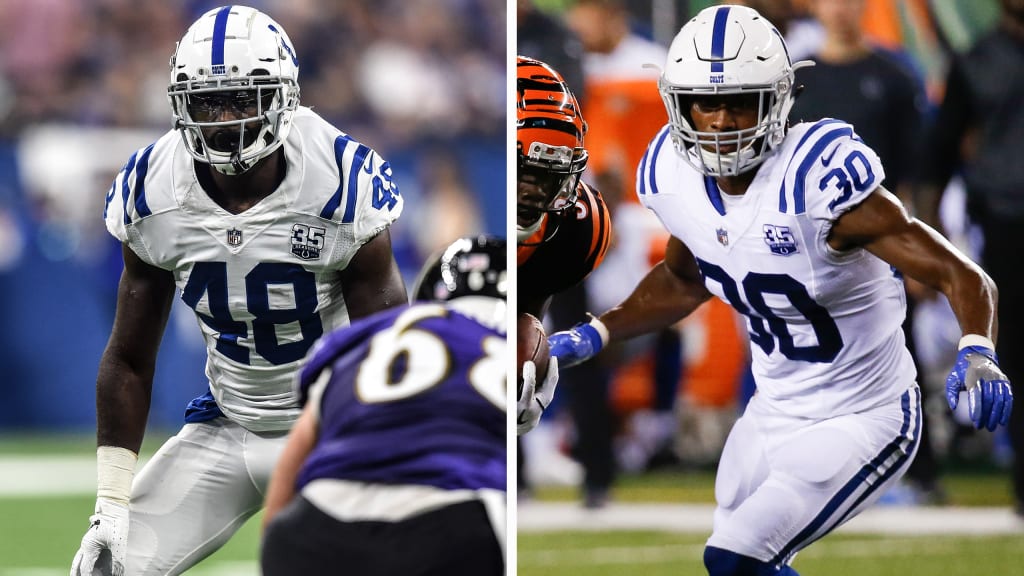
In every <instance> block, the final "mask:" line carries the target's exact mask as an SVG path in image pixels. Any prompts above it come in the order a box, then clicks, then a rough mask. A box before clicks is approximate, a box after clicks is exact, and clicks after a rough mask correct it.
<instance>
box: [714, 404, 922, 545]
mask: <svg viewBox="0 0 1024 576" xmlns="http://www.w3.org/2000/svg"><path fill="white" fill-rule="evenodd" d="M920 431H921V392H920V390H919V389H918V387H917V386H916V385H915V386H913V387H911V388H909V389H908V390H907V391H906V392H905V393H904V394H902V395H901V396H900V397H898V398H895V399H893V401H891V402H889V403H887V404H885V405H882V406H880V407H878V408H874V409H872V410H867V411H864V412H861V413H858V414H849V415H845V416H840V417H836V418H829V419H825V420H807V419H799V418H792V417H788V416H786V415H783V414H779V413H778V412H777V411H772V410H770V409H769V408H768V407H767V406H765V404H764V402H763V398H760V397H759V396H758V395H755V396H754V398H753V399H751V401H750V404H749V405H748V406H747V409H746V411H745V413H744V414H743V416H742V417H741V418H740V419H739V420H738V421H737V422H736V425H735V426H734V427H733V429H732V432H730V433H729V438H728V440H727V441H726V444H725V448H724V451H723V453H722V458H721V461H720V463H719V467H718V474H717V477H716V480H715V500H716V501H717V508H716V509H715V519H714V531H713V532H712V534H711V537H710V538H709V539H708V542H707V544H708V546H714V547H716V548H722V549H725V550H730V551H732V552H736V553H738V554H743V555H745V556H751V557H753V558H757V559H758V560H761V561H763V562H769V563H771V564H783V563H789V561H790V560H791V559H792V558H793V555H794V554H796V552H797V551H799V550H801V549H802V548H804V547H806V546H807V545H808V544H810V543H811V542H813V541H815V540H817V539H818V538H821V537H822V536H824V535H825V534H828V533H829V532H831V531H832V530H833V529H835V528H836V527H837V526H839V525H840V524H842V523H844V522H846V521H847V520H849V519H850V518H853V517H854V516H856V515H857V514H858V513H860V512H861V511H862V510H864V509H865V508H867V507H868V506H869V505H871V504H872V503H874V502H875V501H876V500H877V499H878V498H879V497H880V496H881V495H882V494H884V493H885V491H886V490H887V489H888V488H889V487H890V486H892V485H893V484H894V483H895V482H896V481H897V480H898V479H899V478H900V477H902V476H903V473H904V472H906V470H907V468H908V467H909V465H910V462H911V460H912V459H913V457H914V454H915V453H916V452H917V447H918V444H919V440H920Z"/></svg>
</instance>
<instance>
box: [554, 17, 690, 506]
mask: <svg viewBox="0 0 1024 576" xmlns="http://www.w3.org/2000/svg"><path fill="white" fill-rule="evenodd" d="M566 21H567V22H568V24H569V27H570V28H571V29H572V30H573V31H574V32H575V33H576V34H577V35H578V36H579V38H580V40H581V41H582V43H583V50H584V52H583V74H584V86H585V90H586V98H585V99H584V100H583V102H582V106H583V113H584V117H585V118H587V123H588V126H589V130H588V132H587V149H588V150H589V152H590V161H589V163H588V175H589V176H588V177H589V178H591V179H592V180H593V181H594V182H595V183H596V185H597V187H598V188H599V189H601V191H602V193H603V194H604V196H605V200H606V202H607V203H608V207H609V209H610V210H611V213H612V228H613V230H614V233H613V244H612V247H611V249H610V250H609V253H608V256H607V257H606V259H605V263H604V265H603V266H602V267H601V268H599V269H598V270H596V271H595V273H594V274H593V275H591V277H590V278H589V279H588V280H587V281H586V283H585V285H584V287H583V288H582V289H581V290H580V293H578V294H574V295H573V296H574V297H575V298H573V300H572V302H567V299H566V298H562V299H561V301H559V300H556V301H555V304H554V306H555V307H558V306H561V305H563V303H567V304H568V306H570V307H571V308H573V309H575V313H574V314H572V315H570V314H565V313H564V312H560V311H559V310H553V312H552V314H553V315H554V316H556V317H558V316H559V315H564V316H565V319H566V321H570V320H571V323H568V324H566V325H565V326H560V328H566V327H568V326H570V325H571V324H572V323H575V322H580V321H585V319H586V318H585V316H584V315H583V312H584V311H585V310H587V309H595V308H596V309H603V308H606V307H607V306H608V305H610V304H614V303H617V302H619V301H620V300H621V299H622V298H624V297H625V296H626V295H628V294H629V291H630V289H631V288H632V287H633V286H635V285H636V283H637V282H639V280H640V279H641V278H642V277H643V276H644V274H645V273H646V272H647V269H648V251H649V248H650V243H651V239H652V238H651V236H652V234H660V226H659V224H658V222H657V218H656V217H655V216H654V215H653V214H652V213H651V212H649V211H648V210H646V209H644V208H642V207H641V206H640V205H639V203H638V202H637V201H636V196H635V193H634V179H635V174H636V167H637V164H638V163H639V162H640V158H641V156H642V155H643V153H644V150H645V148H646V145H647V143H648V142H649V141H650V139H651V138H652V137H653V136H654V135H655V134H656V133H657V132H658V130H659V129H660V128H661V127H662V126H663V125H664V124H665V120H666V116H665V108H664V106H663V104H662V102H661V96H660V95H659V94H658V88H657V78H658V69H656V68H648V67H645V65H646V64H653V65H655V66H657V67H659V68H660V67H661V66H663V65H664V63H665V58H666V55H667V50H666V48H665V47H664V46H662V45H660V44H658V43H656V42H653V41H651V40H649V39H648V38H646V37H644V36H643V35H641V34H639V33H638V32H637V31H636V30H637V22H636V21H635V20H634V19H633V17H632V14H631V13H630V12H629V11H628V6H627V3H626V2H624V1H622V0H578V1H577V2H575V3H574V4H573V6H572V7H571V8H570V9H569V10H568V12H567V13H566ZM665 336H667V337H668V340H664V341H663V343H664V345H665V346H664V350H666V351H669V353H670V359H669V361H668V362H667V364H666V365H665V366H666V367H668V368H669V372H671V373H673V374H675V375H676V376H677V375H678V364H679V346H678V337H677V335H676V334H674V333H673V334H666V335H665ZM654 346H656V339H655V338H645V339H642V340H640V341H638V342H634V343H632V344H631V345H630V346H629V347H627V348H623V349H621V350H619V351H618V353H615V352H612V353H610V354H608V355H606V356H605V359H604V360H603V361H602V362H600V363H597V364H596V365H595V366H593V367H591V368H587V369H586V372H584V371H583V369H584V368H585V367H586V365H581V366H578V367H576V368H574V369H573V370H570V371H566V372H565V375H566V378H565V379H563V383H562V386H564V387H565V388H566V389H569V390H572V389H573V388H578V389H580V390H587V391H588V392H593V391H597V390H598V389H599V388H605V389H606V390H608V392H610V393H611V394H612V395H614V390H616V389H618V388H619V387H620V386H622V384H621V380H622V379H624V378H625V379H626V380H628V381H630V382H633V383H636V384H638V387H640V388H643V389H646V390H650V389H651V388H652V387H658V385H659V384H660V385H661V386H660V387H658V391H657V393H655V394H653V395H652V398H655V399H656V400H652V402H650V403H648V404H646V405H645V406H644V408H643V410H640V411H637V412H636V413H635V414H630V415H628V416H629V417H630V418H639V419H641V420H643V421H642V422H629V423H627V425H626V427H625V428H626V430H628V431H629V432H630V433H629V434H627V435H626V437H624V438H622V439H619V441H618V444H619V447H618V448H617V449H616V451H618V452H620V453H623V454H624V453H638V451H637V450H634V448H637V447H638V446H639V444H635V443H633V440H635V439H636V435H637V434H639V433H641V431H651V432H652V434H651V436H652V438H651V439H650V440H649V441H643V442H642V444H644V445H653V444H659V443H661V442H662V441H667V440H668V439H670V438H672V437H673V435H674V429H675V425H674V424H675V418H674V415H673V414H672V408H673V406H674V401H673V399H674V396H675V390H676V383H677V381H678V378H677V377H673V376H671V375H668V374H667V373H666V374H665V377H664V378H656V377H655V375H654V374H652V373H651V372H650V370H646V371H645V370H641V371H640V372H639V373H636V372H633V371H629V370H622V369H621V366H622V365H623V364H624V363H628V362H632V361H638V360H637V359H636V357H637V356H638V355H639V356H641V357H642V358H643V359H648V358H650V355H651V354H653V352H652V350H653V347H654ZM643 359H642V360H639V361H640V362H643V361H644V360H643ZM597 370H600V375H597V374H590V373H589V372H594V371H597ZM577 372H579V374H578V375H577ZM577 378H579V384H575V383H576V381H577V380H576V379H577ZM584 378H586V380H584ZM595 379H596V380H597V381H598V382H600V383H601V386H600V387H599V386H597V385H595V383H594V382H593V381H594V380H595ZM574 396H583V394H575V395H574ZM584 402H586V405H584V404H583V403H584ZM574 404H577V405H578V408H577V409H575V410H574V411H573V413H574V417H575V419H576V421H577V428H578V440H577V444H578V445H579V446H580V447H583V448H586V450H580V451H579V452H580V455H581V456H582V455H584V454H590V455H591V459H590V461H589V462H588V461H583V460H581V462H582V463H583V465H584V468H585V469H586V470H587V471H588V477H591V476H593V477H594V478H599V479H601V480H603V481H605V482H607V484H606V485H604V486H602V485H601V482H590V483H589V485H587V486H585V488H586V492H587V498H588V500H589V501H591V503H594V502H596V501H600V500H601V499H602V496H601V495H602V493H603V492H606V491H607V489H608V488H609V487H610V483H611V479H612V476H611V474H610V470H611V469H612V466H613V461H612V454H613V452H612V433H613V431H614V428H613V419H612V417H613V413H612V405H611V404H612V403H611V400H610V398H609V397H608V396H606V394H600V395H598V394H594V393H592V394H591V397H590V398H586V399H583V398H581V399H580V400H578V401H575V402H574ZM652 404H653V406H652ZM652 409H653V411H652ZM655 412H656V414H655ZM632 432H636V433H637V434H633V433H632ZM649 452H651V451H650V450H640V451H639V453H638V456H637V457H636V458H633V459H632V460H642V461H644V462H646V459H647V458H648V457H649V456H650V454H649ZM627 460H629V457H627ZM618 462H619V464H620V465H621V464H622V463H623V462H622V458H619V459H618ZM641 466H642V465H641ZM625 468H626V469H632V468H634V466H633V465H631V464H627V465H626V466H625ZM606 469H607V470H609V473H603V472H602V471H603V470H606ZM591 470H594V471H595V472H594V473H591Z"/></svg>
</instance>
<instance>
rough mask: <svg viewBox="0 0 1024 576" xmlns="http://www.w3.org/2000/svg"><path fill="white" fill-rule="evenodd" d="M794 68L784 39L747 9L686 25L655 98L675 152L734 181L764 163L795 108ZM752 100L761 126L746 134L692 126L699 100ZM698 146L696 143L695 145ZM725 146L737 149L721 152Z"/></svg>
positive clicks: (705, 13) (708, 12)
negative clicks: (752, 97)
mask: <svg viewBox="0 0 1024 576" xmlns="http://www.w3.org/2000/svg"><path fill="white" fill-rule="evenodd" d="M809 65H813V62H810V61H803V62H798V63H797V64H795V65H794V64H792V63H791V62H790V59H789V52H788V51H787V49H786V43H785V41H784V40H783V39H782V35H781V34H779V31H778V30H776V28H775V26H773V25H772V23H771V22H769V21H768V20H766V19H765V18H764V17H763V16H761V15H760V14H758V13H757V11H756V10H754V9H752V8H748V7H746V6H712V7H709V8H705V9H704V10H701V11H700V13H698V14H697V16H696V17H694V18H693V19H692V20H690V21H689V22H687V23H686V24H685V25H684V26H683V28H682V29H681V30H680V31H679V33H678V34H677V35H676V37H675V39H674V40H673V41H672V45H671V46H670V47H669V51H668V61H667V63H666V65H665V69H664V70H663V71H662V74H661V77H660V78H659V80H658V91H659V92H661V98H662V100H663V101H664V102H665V108H666V109H667V110H668V117H669V123H670V134H671V136H672V142H673V143H674V144H675V147H676V150H677V152H678V153H679V154H680V155H681V156H682V157H683V158H685V159H686V161H687V162H689V163H690V164H691V165H693V166H694V167H695V168H696V169H697V170H699V171H700V172H702V173H703V174H705V175H709V176H735V175H737V174H741V173H743V172H746V171H748V170H750V169H751V168H754V167H755V166H757V165H758V164H760V163H761V162H763V161H764V158H765V154H766V153H767V152H768V151H769V150H770V149H772V148H773V147H775V146H778V145H779V143H781V142H782V139H783V137H784V136H785V134H786V121H787V118H788V117H789V110H790V108H791V107H792V106H793V101H794V99H795V96H794V94H793V71H794V70H796V69H798V68H802V67H804V66H809ZM730 94H742V95H748V94H755V95H757V96H758V98H757V101H758V107H759V110H758V119H759V120H758V123H757V125H756V126H754V127H753V128H749V129H746V130H733V131H726V132H698V131H697V130H696V129H695V128H694V126H693V123H692V121H691V119H690V104H691V103H692V101H693V99H694V98H695V97H699V96H708V95H730ZM698 142H699V144H698ZM722 146H735V148H734V151H731V152H721V147H722Z"/></svg>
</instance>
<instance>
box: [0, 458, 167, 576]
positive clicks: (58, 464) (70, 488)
mask: <svg viewBox="0 0 1024 576" xmlns="http://www.w3.org/2000/svg"><path fill="white" fill-rule="evenodd" d="M147 460H148V459H147V458H143V459H142V460H140V461H139V465H138V466H137V467H136V469H141V468H142V465H143V464H145V463H146V461H147ZM95 493H96V457H95V456H92V455H89V456H32V455H18V456H14V455H6V456H0V498H33V497H38V498H51V497H54V496H78V495H88V494H95ZM2 574H3V573H2V572H0V575H2Z"/></svg>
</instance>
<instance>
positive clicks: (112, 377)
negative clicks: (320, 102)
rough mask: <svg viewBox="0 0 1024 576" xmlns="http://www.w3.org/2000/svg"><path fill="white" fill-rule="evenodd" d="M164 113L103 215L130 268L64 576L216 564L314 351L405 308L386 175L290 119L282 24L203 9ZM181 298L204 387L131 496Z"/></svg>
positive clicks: (240, 11)
mask: <svg viewBox="0 0 1024 576" xmlns="http://www.w3.org/2000/svg"><path fill="white" fill-rule="evenodd" d="M168 97H169V99H170V103H171V108H172V111H173V119H174V129H173V130H171V131H169V132H168V133H167V134H165V135H164V136H163V137H162V138H160V139H159V140H158V141H156V142H155V143H153V144H151V145H149V146H147V147H145V148H143V149H141V150H139V151H138V152H137V153H136V154H134V155H133V156H132V157H131V159H129V161H128V163H127V164H126V165H125V167H124V169H123V170H122V171H121V173H120V174H118V175H117V178H116V179H115V181H114V184H113V186H112V187H111V188H110V191H109V193H108V194H107V199H106V208H105V210H104V218H105V220H106V225H107V229H108V230H109V231H110V233H111V234H112V235H114V236H115V237H116V238H117V239H118V240H120V241H121V242H122V243H123V250H122V251H123V254H124V272H123V273H122V276H121V282H120V287H119V290H118V305H117V313H116V316H115V319H114V326H113V330H112V332H111V336H110V341H109V342H108V344H107V348H106V350H105V352H104V353H103V357H102V359H101V361H100V367H99V375H98V377H97V384H96V411H97V445H98V447H99V448H98V450H97V461H98V462H97V463H98V466H97V468H98V470H97V477H98V490H97V501H96V511H95V514H94V515H93V516H92V517H91V518H90V523H91V525H90V527H89V529H88V531H87V532H86V534H85V536H84V537H83V538H82V544H81V548H80V549H79V551H78V554H76V556H75V559H74V563H73V566H72V568H71V573H72V575H74V576H78V575H91V574H93V573H94V570H96V572H98V573H103V574H131V575H133V576H137V575H148V574H153V575H156V574H161V575H164V574H180V573H182V572H184V571H185V570H187V569H188V568H190V567H191V566H193V565H195V564H196V563H198V562H199V561H200V560H202V559H203V558H205V557H206V556H208V555H209V554H211V553H212V552H214V551H215V550H216V549H218V548H219V547H220V546H221V545H222V544H224V542H226V541H227V540H228V539H229V538H230V537H231V535H232V534H233V533H234V532H235V530H237V529H238V527H239V526H241V525H242V524H243V523H244V522H245V520H246V519H247V518H249V517H250V516H252V515H253V514H254V513H256V512H257V511H258V510H259V509H260V507H261V505H262V500H263V495H264V491H265V488H266V483H267V481H268V478H269V474H270V472H271V470H272V469H273V466H274V463H275V460H276V458H277V455H278V454H279V452H280V450H281V449H282V448H283V446H284V440H285V435H286V434H287V432H288V430H289V428H290V427H291V425H292V423H293V422H294V421H295V420H296V418H297V417H298V415H299V412H300V410H299V406H298V403H297V399H296V397H295V396H294V395H293V393H292V382H293V379H294V375H295V373H296V372H297V370H298V369H299V366H300V364H301V361H302V359H303V357H304V356H305V354H306V352H307V350H308V349H309V348H310V346H311V345H312V344H313V342H314V341H315V340H316V339H317V338H319V337H320V336H321V335H323V334H326V333H328V332H330V331H331V330H332V329H334V328H335V327H337V326H340V325H344V324H346V323H348V321H349V319H355V318H359V317H363V316H367V315H369V314H372V313H374V312H377V311H380V310H383V309H386V308H390V307H393V306H396V305H400V304H405V303H406V302H407V296H406V291H405V286H404V284H403V281H402V278H401V276H400V274H399V271H398V267H397V265H396V263H395V260H394V257H393V255H392V251H391V240H390V235H389V232H388V226H389V225H390V224H391V222H393V221H394V220H395V219H396V218H398V216H399V214H400V213H401V211H402V197H401V196H400V195H399V191H398V187H397V186H396V185H395V184H394V183H393V182H392V180H391V168H390V166H389V165H388V163H387V162H385V161H384V160H383V159H382V158H381V157H380V156H379V155H378V154H376V153H375V152H374V151H373V150H371V149H370V148H368V147H366V146H364V145H362V144H360V143H359V142H357V141H355V140H353V139H352V138H351V137H350V136H348V135H347V134H345V133H343V132H341V131H340V130H338V129H337V128H335V127H333V126H331V125H330V124H328V123H327V122H326V121H324V120H323V119H322V118H320V117H319V116H317V115H316V114H315V113H313V112H312V111H311V110H310V109H308V108H304V107H301V106H299V85H298V59H297V57H296V53H295V47H294V45H293V44H292V42H291V40H290V39H289V38H288V36H287V34H286V33H285V31H284V29H283V28H282V27H281V25H280V24H278V23H276V22H275V21H274V20H272V19H271V18H270V17H268V16H267V15H266V14H263V13H261V12H259V11H258V10H255V9H252V8H248V7H245V6H225V7H222V8H217V9H214V10H211V11H209V12H207V13H206V14H204V15H203V16H201V17H200V18H199V19H198V20H197V21H196V22H195V23H194V24H193V25H192V26H191V27H190V28H189V29H188V31H187V32H186V33H185V35H184V37H183V38H182V39H181V41H180V42H179V43H178V45H177V47H176V49H175V52H174V54H173V56H172V58H171V77H170V86H169V87H168ZM176 289H178V290H180V291H181V298H182V300H183V301H184V302H185V303H186V304H188V305H189V306H190V307H191V308H193V309H194V310H195V313H196V318H197V322H198V324H199V328H200V329H201V331H202V334H203V336H204V338H205V341H206V346H207V363H206V375H207V377H208V379H209V391H208V392H207V393H206V394H204V395H203V396H201V397H199V398H197V399H196V400H194V401H193V402H192V403H191V404H190V405H189V407H188V408H187V410H186V415H185V421H186V424H185V425H184V427H183V428H182V429H181V431H180V432H179V433H178V435H177V436H175V437H173V438H171V439H170V440H168V441H167V443H166V444H164V446H163V447H161V448H160V450H159V451H158V452H157V453H156V455H155V456H154V457H153V458H152V460H150V461H149V463H148V464H147V465H146V466H145V467H144V468H143V469H142V470H141V472H140V473H139V474H138V476H137V477H135V478H134V481H133V475H134V470H135V464H136V460H137V454H138V451H139V447H140V444H141V442H142V437H143V433H144V431H145V425H146V418H147V414H148V412H149V402H150V393H151V390H152V378H153V370H154V364H155V362H156V356H157V349H158V347H159V344H160V338H161V335H162V333H163V330H164V326H165V325H166V323H167V318H168V313H169V311H170V308H171V302H172V299H173V298H174V294H175V290H176Z"/></svg>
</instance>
